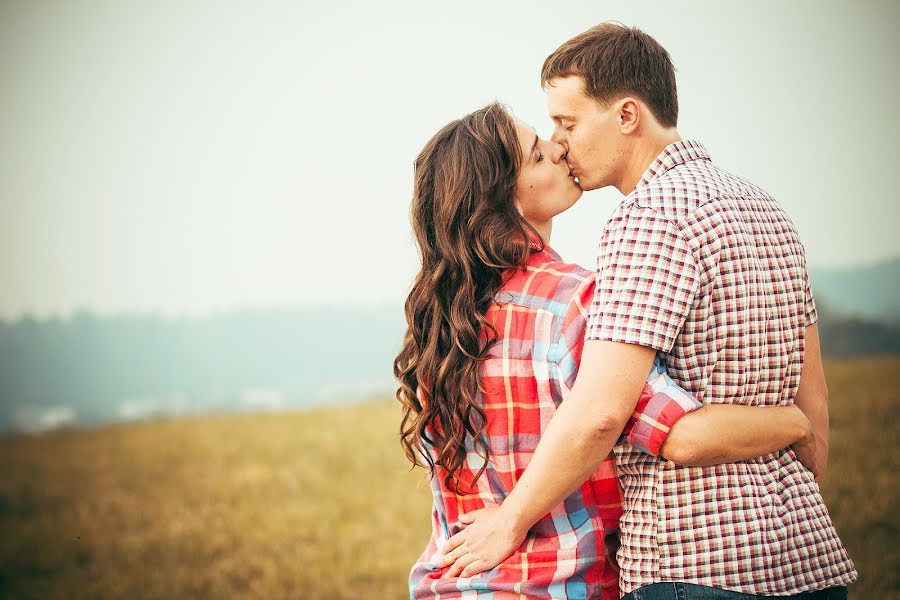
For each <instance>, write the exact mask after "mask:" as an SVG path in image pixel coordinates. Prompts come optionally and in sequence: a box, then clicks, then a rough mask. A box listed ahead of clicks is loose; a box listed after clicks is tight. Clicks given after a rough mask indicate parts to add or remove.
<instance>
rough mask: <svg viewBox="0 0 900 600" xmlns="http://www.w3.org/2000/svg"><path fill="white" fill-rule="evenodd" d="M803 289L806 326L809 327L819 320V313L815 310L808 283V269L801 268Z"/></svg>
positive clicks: (814, 302)
mask: <svg viewBox="0 0 900 600" xmlns="http://www.w3.org/2000/svg"><path fill="white" fill-rule="evenodd" d="M803 290H804V294H805V295H806V299H805V302H806V326H807V327H809V326H810V325H812V324H813V323H815V322H816V321H818V320H819V313H818V312H817V311H816V301H815V299H814V298H813V293H812V288H811V287H810V285H809V271H807V270H805V269H804V270H803Z"/></svg>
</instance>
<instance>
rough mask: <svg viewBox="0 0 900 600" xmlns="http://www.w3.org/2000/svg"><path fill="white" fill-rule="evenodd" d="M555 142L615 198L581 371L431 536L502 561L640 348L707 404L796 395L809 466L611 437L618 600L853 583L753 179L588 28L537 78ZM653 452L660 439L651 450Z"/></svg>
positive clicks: (570, 474)
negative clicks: (496, 495)
mask: <svg viewBox="0 0 900 600" xmlns="http://www.w3.org/2000/svg"><path fill="white" fill-rule="evenodd" d="M541 78H542V84H543V86H544V89H545V91H546V93H547V99H548V106H549V110H550V116H551V118H552V119H553V121H554V123H555V130H554V135H553V140H554V141H556V142H558V143H560V144H562V145H563V146H564V147H565V148H566V150H567V153H568V154H567V160H568V162H569V164H570V166H571V170H572V172H573V174H574V175H576V176H577V177H578V178H579V182H580V184H581V186H582V187H583V188H584V189H586V190H590V189H598V188H602V187H606V186H609V185H612V186H615V187H616V188H618V189H619V191H620V192H621V193H622V194H624V195H626V197H625V199H624V201H623V202H622V204H621V205H620V206H619V207H618V208H617V210H616V211H615V212H614V214H613V215H612V217H611V218H610V221H609V223H608V224H607V227H606V229H605V230H604V232H603V235H602V238H601V241H600V246H599V256H598V264H597V274H596V275H597V291H596V295H595V297H594V299H593V302H592V304H591V308H590V317H589V325H588V333H587V336H586V337H587V340H588V341H587V342H586V344H585V348H584V354H583V356H582V363H581V364H582V368H581V371H580V375H579V377H578V379H577V381H576V383H575V387H574V388H573V390H572V394H571V396H570V397H569V398H568V399H567V401H566V402H564V403H562V405H561V407H560V409H559V411H558V412H557V413H556V416H555V417H554V418H553V421H552V423H551V424H550V426H549V427H548V429H547V430H546V432H545V434H544V437H543V439H542V440H541V442H540V444H539V445H538V447H537V449H536V451H535V453H534V456H533V457H532V459H531V461H530V463H529V465H528V468H527V469H526V470H525V473H524V474H523V476H522V477H521V479H520V480H519V482H518V483H517V485H516V487H515V489H514V490H513V491H512V492H511V493H510V495H509V496H508V497H507V498H506V499H505V501H504V502H503V504H502V505H501V506H500V507H499V508H496V509H486V510H485V511H481V512H480V513H479V514H477V515H472V516H469V517H468V518H467V519H466V521H467V522H471V523H472V524H470V525H469V526H468V527H467V528H466V529H465V530H463V531H462V532H460V533H459V534H457V535H456V536H454V537H453V538H451V539H450V541H449V542H448V544H447V546H446V547H445V550H444V551H445V553H446V558H445V561H444V564H446V565H452V567H451V569H450V572H449V573H450V574H451V575H454V574H459V573H462V575H463V576H466V575H471V574H474V573H477V572H480V571H484V570H486V569H489V568H492V567H494V566H495V565H497V564H498V563H500V562H501V561H502V560H503V559H504V558H505V557H506V556H508V555H509V554H510V553H511V552H512V551H513V550H514V549H515V548H517V547H518V546H519V545H520V544H521V543H522V542H523V540H524V539H525V536H526V534H527V531H528V528H529V527H530V526H531V524H532V523H534V522H535V521H537V520H538V519H539V518H540V517H541V516H543V515H544V514H546V513H547V512H548V511H549V510H550V509H551V508H552V507H553V506H555V505H556V504H557V503H559V502H560V501H561V500H562V499H563V498H564V497H565V496H566V495H567V494H568V493H570V492H571V491H572V490H573V489H575V487H576V486H577V485H578V484H579V483H580V482H581V481H583V480H584V479H585V478H586V477H587V476H588V475H589V474H590V473H591V472H592V471H593V469H594V468H595V467H596V466H597V464H598V463H599V462H600V461H601V460H602V459H603V457H604V456H606V455H607V454H608V453H609V451H610V450H611V449H612V447H613V444H614V442H615V440H616V437H617V436H618V435H619V432H620V431H621V430H622V427H623V426H624V424H625V422H626V420H627V418H628V416H629V415H630V414H631V412H632V410H633V408H634V404H635V401H634V398H636V397H637V393H638V391H639V390H640V386H641V385H642V383H643V381H644V378H645V376H646V374H647V371H648V369H649V368H650V365H651V364H652V362H653V357H654V354H655V353H656V352H657V351H659V352H661V353H662V354H663V356H664V357H665V360H666V363H667V367H668V369H669V373H670V375H671V376H672V377H673V379H675V381H676V382H677V383H679V384H680V385H682V386H683V387H684V388H686V389H688V390H689V391H691V392H693V393H694V394H696V395H697V396H698V397H699V398H700V399H702V400H703V402H704V403H705V404H711V403H726V402H735V403H741V404H747V405H752V406H775V405H787V404H790V403H796V404H797V405H798V406H799V407H800V408H801V409H802V410H803V411H804V412H805V413H806V414H807V416H808V417H809V418H810V421H811V422H812V425H813V428H814V432H815V437H816V441H817V444H816V447H815V448H814V449H812V450H808V449H807V450H805V451H806V452H809V453H810V454H811V455H812V458H814V461H813V462H814V464H815V465H816V466H815V467H814V468H813V471H815V473H813V472H811V471H810V470H807V469H806V468H805V467H803V466H802V465H801V463H800V462H799V460H798V459H797V457H796V454H795V453H794V451H790V450H789V451H783V452H778V453H774V454H770V455H767V456H764V457H762V458H760V459H757V460H752V461H746V462H741V463H735V464H726V465H719V466H711V467H681V466H676V465H674V464H673V463H671V462H668V461H666V460H664V459H660V458H658V457H650V456H647V455H643V454H641V453H639V452H637V451H635V449H634V448H633V447H630V446H628V445H627V444H626V445H625V446H623V447H620V448H617V449H616V458H617V466H618V469H619V471H620V480H621V483H622V486H623V491H624V516H623V517H622V520H621V523H620V527H621V547H620V550H619V553H618V559H619V564H620V569H621V586H622V593H624V594H626V596H625V598H635V599H645V600H646V599H649V598H666V599H668V598H672V599H674V598H678V599H690V598H735V599H737V598H758V597H761V596H786V597H796V598H838V597H846V585H847V584H849V583H851V582H852V581H854V580H855V579H856V572H855V571H854V568H853V564H852V563H851V561H850V559H849V557H848V556H847V553H846V550H845V549H844V548H843V546H842V544H841V542H840V540H839V539H838V536H837V533H836V532H835V530H834V527H833V525H832V523H831V520H830V518H829V516H828V513H827V510H826V508H825V504H824V502H823V500H822V497H821V495H820V493H819V489H818V486H817V485H816V483H815V481H814V474H818V475H821V474H824V470H825V463H826V459H827V450H828V408H827V390H826V387H825V380H824V374H823V371H822V364H821V356H820V352H819V342H818V329H817V326H816V311H815V306H814V303H813V298H812V294H811V292H810V289H809V284H808V280H807V271H806V258H805V255H804V250H803V246H802V245H801V243H800V240H799V237H798V236H797V233H796V231H795V229H794V226H793V223H792V222H791V220H790V218H789V217H788V216H787V215H786V214H785V213H784V212H783V211H782V209H781V208H780V207H779V206H778V204H777V203H776V202H775V201H774V200H773V199H772V198H771V197H770V196H769V195H768V194H766V193H765V192H764V191H763V190H761V189H760V188H758V187H757V186H755V185H753V184H752V183H750V182H748V181H746V180H744V179H741V178H739V177H736V176H734V175H731V174H729V173H727V172H725V171H722V170H720V169H718V168H717V167H715V165H713V163H712V162H711V160H710V157H709V154H708V153H707V151H706V150H705V148H704V147H703V146H702V145H700V144H699V143H697V142H694V141H688V140H682V139H681V137H680V135H679V134H678V131H677V130H676V124H677V119H678V100H677V94H676V84H675V70H674V67H673V66H672V63H671V59H670V57H669V55H668V53H667V52H666V50H665V49H664V48H662V47H661V46H660V45H659V44H658V43H657V42H656V40H654V39H653V38H651V37H650V36H649V35H647V34H645V33H644V32H642V31H640V30H638V29H634V28H628V27H624V26H622V25H618V24H612V23H604V24H601V25H599V26H597V27H594V28H592V29H590V30H588V31H586V32H584V33H582V34H581V35H578V36H576V37H575V38H573V39H571V40H569V41H568V42H566V43H565V44H563V45H562V46H561V47H560V48H558V49H557V50H556V51H555V52H554V53H553V54H551V55H550V56H549V57H548V58H547V60H546V61H545V62H544V67H543V70H542V74H541ZM663 455H665V447H663Z"/></svg>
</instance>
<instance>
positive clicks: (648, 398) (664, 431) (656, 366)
mask: <svg viewBox="0 0 900 600" xmlns="http://www.w3.org/2000/svg"><path fill="white" fill-rule="evenodd" d="M701 406H703V403H702V402H700V401H699V400H698V399H697V398H696V397H695V396H694V395H693V394H691V393H690V392H688V391H687V390H685V389H684V388H682V387H680V386H679V385H678V384H676V383H675V382H674V381H673V380H672V378H671V377H669V375H668V374H667V373H666V365H665V363H664V362H663V360H662V359H661V358H660V357H659V355H657V356H656V360H654V361H653V367H651V369H650V373H649V374H648V375H647V382H646V383H645V384H644V389H643V390H642V391H641V397H640V399H639V400H638V403H637V406H636V407H635V409H634V412H633V413H632V414H631V417H629V419H628V424H627V425H625V429H624V431H622V436H621V437H620V438H619V442H620V443H621V442H628V443H630V444H632V445H633V446H635V447H637V448H638V449H639V450H641V451H643V452H646V453H647V454H652V455H653V456H659V449H660V448H661V447H662V445H663V442H664V441H665V440H666V436H668V435H669V430H670V429H671V428H672V426H673V425H674V424H675V423H676V422H677V421H678V419H680V418H681V417H683V416H684V415H686V414H688V413H689V412H691V411H693V410H697V409H698V408H700V407H701Z"/></svg>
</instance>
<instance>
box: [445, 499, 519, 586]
mask: <svg viewBox="0 0 900 600" xmlns="http://www.w3.org/2000/svg"><path fill="white" fill-rule="evenodd" d="M459 521H460V523H464V524H467V525H468V526H467V527H466V528H465V529H463V530H462V531H460V532H459V533H457V534H456V535H454V536H453V537H451V538H450V539H449V540H447V545H446V546H444V557H443V559H442V560H441V561H440V562H439V563H438V566H440V567H442V568H443V567H446V566H448V565H453V566H452V567H450V570H449V571H447V572H446V573H445V575H447V576H448V577H472V576H474V575H477V574H479V573H483V572H484V571H487V570H489V569H493V568H494V567H496V566H497V565H499V564H500V563H501V562H503V561H504V560H506V559H507V558H509V557H510V556H511V555H512V553H513V552H515V551H516V548H518V547H519V546H521V545H522V542H523V541H524V540H525V535H526V533H527V532H528V530H527V529H526V530H524V531H521V528H520V527H518V526H517V525H516V524H515V523H512V522H510V520H509V519H507V518H506V516H505V515H504V514H503V511H502V510H501V509H500V507H499V506H489V507H487V508H483V509H481V510H476V511H473V512H471V513H467V514H463V515H460V516H459Z"/></svg>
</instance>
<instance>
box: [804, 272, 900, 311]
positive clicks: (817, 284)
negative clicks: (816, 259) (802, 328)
mask: <svg viewBox="0 0 900 600" xmlns="http://www.w3.org/2000/svg"><path fill="white" fill-rule="evenodd" d="M809 279H810V284H811V286H812V289H813V295H814V296H815V297H816V301H817V303H818V304H820V305H821V307H822V308H823V309H824V310H825V312H826V313H832V314H840V315H844V316H848V317H860V318H863V319H867V320H875V321H884V322H889V323H900V258H896V259H893V260H888V261H883V262H879V263H875V264H873V265H869V266H865V267H854V268H844V269H828V268H817V267H812V268H810V270H809Z"/></svg>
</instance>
